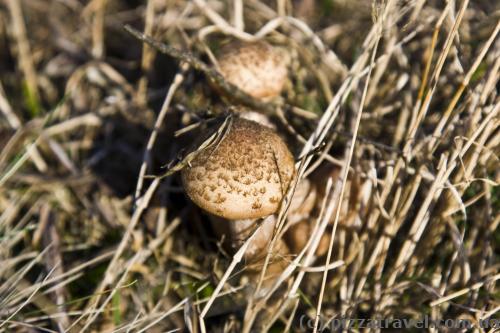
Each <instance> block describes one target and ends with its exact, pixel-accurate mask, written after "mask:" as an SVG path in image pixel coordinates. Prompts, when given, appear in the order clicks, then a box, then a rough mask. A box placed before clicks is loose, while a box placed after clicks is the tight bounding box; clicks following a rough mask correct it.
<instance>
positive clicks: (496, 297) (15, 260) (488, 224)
mask: <svg viewBox="0 0 500 333" xmlns="http://www.w3.org/2000/svg"><path fill="white" fill-rule="evenodd" d="M125 25H129V26H131V27H135V28H136V29H138V30H139V31H142V32H143V33H144V34H145V35H146V36H150V37H152V38H153V39H154V40H156V41H157V42H159V43H164V44H165V45H167V46H169V47H171V48H174V49H170V53H169V52H167V53H168V54H170V56H168V55H165V54H163V53H161V52H159V50H158V49H156V48H155V47H154V46H152V45H149V44H143V43H142V42H141V41H140V40H138V39H137V38H136V37H134V36H133V35H132V34H131V33H129V32H127V31H126V30H125V28H124V26H125ZM499 31H500V6H499V3H498V1H493V0H476V1H468V0H461V1H448V2H442V1H428V2H426V1H421V0H415V1H391V0H386V1H374V2H370V1H368V0H356V1H346V0H338V1H337V0H334V1H309V0H301V1H299V0H297V1H284V0H276V1H271V2H264V1H262V2H261V1H257V0H250V1H244V2H243V1H242V0H234V1H205V0H193V1H160V0H148V1H134V0H90V1H81V0H52V1H41V0H4V1H3V2H1V3H0V147H1V152H0V331H1V332H63V331H67V332H84V331H89V332H170V331H172V332H173V331H190V332H205V331H206V332H250V331H255V332H261V331H272V332H281V331H294V332H295V331H296V332H300V331H306V330H307V331H312V330H313V327H312V326H313V325H312V324H313V323H315V324H316V325H318V324H319V326H320V328H319V329H321V327H322V325H327V324H328V322H331V321H332V320H334V319H338V318H343V317H345V318H414V319H422V318H423V317H424V316H426V315H427V316H429V318H434V319H457V318H462V319H467V320H469V321H470V323H471V324H472V325H474V330H475V331H477V332H489V331H490V329H488V328H484V327H481V326H484V325H481V323H483V324H484V322H481V320H484V319H488V318H491V319H495V318H496V319H498V318H500V292H499V290H498V288H497V284H498V282H497V280H498V279H500V274H499V273H498V272H499V271H500V231H499V230H500V229H499V228H498V226H499V224H500V214H499V208H500V197H499V190H498V183H499V181H500V173H499V172H500V161H499V152H500V148H499V147H500V144H499V143H500V131H499V122H500V117H499V115H500V103H499V101H500V97H499V94H498V86H499V79H500V75H499V72H500V38H499V37H498V35H499ZM234 39H239V40H242V41H253V40H258V39H265V40H266V41H268V42H270V43H272V44H274V45H276V46H279V47H282V48H284V49H285V50H287V52H288V53H289V54H290V56H291V63H290V67H291V68H290V78H289V81H290V82H289V84H288V86H287V88H286V90H285V91H284V93H283V94H282V97H281V98H280V99H278V100H273V101H270V102H261V101H257V100H254V99H252V98H251V97H249V96H246V95H245V94H242V92H241V91H238V90H237V89H236V90H235V89H234V87H233V86H231V85H227V86H226V84H227V83H226V82H225V81H224V80H223V79H221V78H220V77H218V76H217V73H216V72H211V68H212V67H211V65H212V64H213V62H214V59H215V56H214V54H216V53H217V51H218V50H219V49H220V48H221V46H222V45H224V44H225V43H226V42H227V41H228V40H234ZM172 50H173V51H172ZM175 50H181V51H182V52H181V53H180V54H174V53H175ZM160 51H161V50H160ZM172 52H173V53H172ZM200 66H201V67H200ZM210 80H212V81H215V83H216V86H218V87H219V89H216V87H214V86H213V85H210V84H208V82H209V81H210ZM218 80H219V81H218ZM220 89H222V91H225V92H226V94H223V95H222V96H221V95H220V94H219V93H220ZM235 103H242V104H244V105H247V106H251V107H254V108H259V109H260V110H263V111H264V112H266V113H267V114H270V115H271V117H272V119H273V121H274V123H275V124H276V125H277V126H278V128H279V130H280V132H281V133H282V134H283V135H284V136H286V137H287V140H288V143H289V145H290V147H291V150H292V152H293V153H294V154H295V158H296V161H297V164H296V166H297V173H298V175H299V176H298V177H297V179H296V182H295V183H294V184H293V185H294V186H292V188H290V189H289V192H288V195H287V197H286V199H285V200H284V201H283V203H282V205H281V210H280V212H279V214H278V216H277V221H278V222H277V224H276V228H275V237H274V238H273V241H272V242H271V244H270V245H269V248H268V255H267V257H266V260H265V263H264V264H263V265H262V267H258V270H257V272H258V274H254V275H250V274H249V271H250V270H252V271H255V267H252V268H251V269H250V268H249V267H247V266H246V265H245V263H244V262H242V261H241V259H242V258H243V254H244V251H245V248H246V246H247V245H248V242H245V243H243V246H242V247H241V248H240V250H239V251H238V252H237V253H236V254H234V255H233V254H232V253H227V252H226V250H225V249H224V248H223V246H222V244H223V242H224V240H223V239H219V238H217V237H216V236H215V234H214V232H213V230H212V229H211V227H210V224H209V223H208V218H207V216H206V215H205V214H203V213H202V212H201V211H200V210H199V209H198V208H196V206H194V205H193V204H192V203H191V202H190V201H189V200H188V199H187V198H186V196H185V195H184V194H183V191H182V187H181V182H180V177H179V176H178V174H176V173H173V172H171V173H172V175H170V173H169V176H168V177H164V178H160V177H151V175H162V174H165V172H167V170H171V171H177V170H178V168H179V167H182V166H184V165H185V164H187V163H188V160H187V159H186V157H189V156H192V155H190V153H193V152H196V149H194V150H190V149H192V147H191V143H192V142H193V138H194V137H196V135H197V133H198V132H197V129H196V127H204V126H206V123H207V122H210V121H211V120H210V119H212V118H213V117H224V116H225V115H227V112H228V108H229V106H230V105H232V104H235ZM221 131H223V129H221ZM190 147H191V148H190ZM165 166H167V167H165ZM306 177H307V178H310V179H315V180H316V183H317V184H318V188H317V190H318V195H317V199H316V201H317V202H316V204H315V208H314V211H313V213H312V214H311V217H310V224H311V228H310V229H311V230H312V235H311V237H310V239H309V242H308V243H307V245H306V247H305V248H304V249H303V250H302V251H301V252H300V253H293V254H290V255H286V256H285V257H284V258H283V259H285V260H286V261H287V262H288V267H287V268H286V269H285V270H283V271H282V272H278V274H277V275H278V276H279V277H278V278H277V280H275V282H274V283H273V284H272V285H271V287H266V288H263V290H264V291H262V290H261V288H262V285H263V277H265V271H266V270H267V269H268V266H269V267H271V266H270V264H272V258H273V255H274V254H275V249H276V246H277V243H278V242H279V239H280V238H281V237H282V235H283V234H284V232H285V231H286V230H288V229H289V228H290V226H291V219H287V213H288V206H289V202H290V198H291V197H292V195H293V194H294V189H295V185H296V183H297V182H298V181H299V180H300V179H302V178H306ZM339 203H341V205H340V206H341V209H336V207H337V206H338V205H339ZM325 234H326V235H329V236H330V237H329V239H330V240H331V241H330V242H329V244H328V251H327V253H326V254H325V255H322V256H321V257H319V258H318V257H316V255H315V253H316V249H317V247H318V246H319V243H320V241H321V239H322V236H323V235H325ZM301 325H302V326H301ZM356 330H359V331H369V329H362V328H356ZM429 331H434V332H437V331H444V329H439V330H438V329H436V328H434V329H429ZM450 331H457V330H450Z"/></svg>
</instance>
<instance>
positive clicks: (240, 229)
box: [182, 42, 324, 274]
mask: <svg viewBox="0 0 500 333" xmlns="http://www.w3.org/2000/svg"><path fill="white" fill-rule="evenodd" d="M287 67H288V61H287V57H286V56H285V55H284V54H283V52H281V50H278V49H276V48H274V47H272V46H271V45H269V44H267V43H265V42H253V43H241V42H233V43H229V44H227V45H226V46H224V47H223V48H222V50H221V52H220V53H219V56H218V70H219V71H220V73H221V74H222V75H223V77H224V78H225V80H227V81H228V82H230V83H232V84H233V85H235V86H236V87H238V88H239V89H241V90H242V91H244V92H245V93H247V94H249V95H250V96H252V97H254V98H256V99H260V100H263V101H267V100H270V99H274V98H276V97H278V96H279V95H280V93H281V91H282V90H283V88H284V86H285V84H286V82H287V80H288V69H287ZM232 110H233V113H234V115H233V116H232V118H231V119H232V121H230V125H229V129H228V130H227V131H226V132H225V134H224V135H223V137H222V138H221V139H220V140H219V141H217V143H214V144H211V145H209V146H207V147H204V148H202V149H199V150H198V151H197V152H196V156H195V157H194V159H192V160H191V161H190V163H189V166H187V167H186V168H184V169H183V171H182V182H183V185H184V188H185V191H186V193H187V195H188V196H189V198H190V199H191V200H192V201H193V202H194V203H195V204H196V205H197V206H199V207H200V208H202V209H203V210H204V211H205V212H206V213H208V215H209V218H210V220H211V222H212V225H213V229H214V231H215V232H216V234H217V235H218V236H225V245H226V248H228V249H229V250H231V251H232V252H234V251H236V250H237V249H239V248H240V247H241V245H242V244H243V243H244V242H245V241H246V240H247V239H248V237H249V236H250V235H252V234H254V232H255V234H254V236H253V238H252V239H251V241H250V243H249V244H248V247H247V250H246V252H245V256H244V258H245V260H246V262H247V263H250V264H252V263H253V264H256V265H257V266H258V265H260V264H261V263H262V259H263V257H264V256H265V254H266V250H267V248H268V244H269V243H270V241H271V239H272V237H273V234H274V231H275V225H276V216H275V215H274V214H275V213H276V212H277V211H278V210H279V208H280V206H281V202H282V199H283V197H284V195H285V194H286V193H287V191H288V187H289V185H290V184H291V183H292V181H293V179H294V177H295V173H296V171H295V163H294V159H293V156H292V153H291V152H290V150H289V148H288V147H287V144H286V143H285V141H284V140H283V139H282V138H281V137H280V136H279V135H278V133H277V132H276V126H275V125H274V124H273V123H272V121H271V120H270V119H269V118H268V117H267V116H266V115H264V114H262V113H260V112H259V111H258V110H249V109H246V108H244V107H242V106H235V107H234V108H233V109H232ZM208 132H210V130H209V131H208ZM212 132H213V131H212ZM212 132H210V133H212ZM206 137H208V136H206ZM315 203H316V190H315V186H314V184H312V183H311V182H310V181H309V180H307V179H305V180H302V181H301V182H299V184H298V187H297V189H296V194H295V196H294V198H293V199H292V202H291V205H290V210H289V212H290V214H289V216H290V217H289V219H290V220H289V222H290V225H291V228H290V229H289V230H288V232H287V233H286V235H285V237H284V238H283V239H279V240H278V243H277V247H276V251H277V252H278V253H279V254H280V255H281V256H283V255H284V254H287V253H289V250H288V248H290V249H291V250H292V253H297V252H299V251H300V250H301V249H302V248H303V247H304V245H305V244H306V242H307V239H308V237H309V234H310V232H311V230H310V226H309V224H310V223H309V221H310V218H309V215H310V213H311V211H312V210H313V209H314V208H315ZM257 227H259V228H258V229H256V228H257ZM322 252H324V251H323V250H319V251H318V252H317V254H319V255H321V254H322ZM274 259H276V258H274ZM258 268H259V267H258ZM283 268H284V265H283V260H281V261H280V260H274V261H273V263H272V264H271V266H270V267H269V270H268V272H271V273H272V272H274V274H276V273H277V272H278V273H280V272H281V271H282V269H283Z"/></svg>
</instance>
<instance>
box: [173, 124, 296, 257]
mask: <svg viewBox="0 0 500 333" xmlns="http://www.w3.org/2000/svg"><path fill="white" fill-rule="evenodd" d="M190 164H191V165H190V167H187V168H185V169H183V171H182V180H183V184H184V188H185V191H186V193H187V195H188V196H189V197H190V198H191V200H192V201H193V202H194V203H195V204H197V205H198V206H199V207H201V208H202V209H204V210H205V211H206V212H208V213H210V214H211V215H213V216H214V218H212V221H213V222H214V225H215V229H216V230H219V231H220V232H221V233H224V232H226V233H227V234H228V237H229V238H230V240H231V241H232V244H231V245H232V247H238V245H240V242H241V241H242V240H244V239H245V238H246V237H247V236H248V235H249V234H250V233H251V232H252V231H253V230H254V228H255V224H256V221H257V220H258V219H261V218H266V217H268V216H271V217H270V218H267V219H265V220H264V222H263V224H264V225H263V226H262V228H260V229H259V234H258V235H255V237H254V239H253V242H252V243H251V244H250V246H249V249H248V250H247V258H251V257H253V256H254V255H256V254H258V253H259V252H260V251H261V250H262V249H263V248H265V245H266V244H267V242H268V240H269V239H270V238H271V236H272V232H273V230H274V218H273V217H272V214H274V213H275V212H276V211H277V210H278V208H279V205H280V203H281V199H282V198H283V196H284V194H285V193H286V191H287V189H288V186H289V184H290V182H291V180H292V178H293V176H294V174H295V167H294V160H293V156H292V154H291V153H290V151H289V149H288V147H287V145H286V144H285V142H284V141H283V140H282V139H281V137H280V136H279V135H278V134H277V133H276V132H275V131H273V130H272V129H270V128H268V127H266V126H263V125H260V124H258V123H256V122H253V121H251V120H247V119H243V118H239V117H235V118H234V119H233V121H232V124H231V125H230V128H229V130H228V132H227V133H226V135H225V136H224V137H223V138H222V140H221V141H220V142H219V143H218V144H214V145H212V146H209V147H206V148H205V149H203V150H201V151H199V152H198V154H197V155H196V157H195V158H194V159H193V160H192V161H191V163H190ZM217 217H218V218H217ZM227 221H230V222H227ZM238 240H239V241H238Z"/></svg>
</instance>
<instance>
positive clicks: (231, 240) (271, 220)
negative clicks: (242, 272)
mask: <svg viewBox="0 0 500 333" xmlns="http://www.w3.org/2000/svg"><path fill="white" fill-rule="evenodd" d="M210 220H211V222H212V226H213V228H214V230H215V232H216V234H217V235H218V236H222V235H225V236H226V242H225V246H226V248H227V249H228V250H229V251H231V252H232V253H234V252H236V251H237V250H238V249H239V248H240V247H241V246H242V245H243V243H244V242H245V241H246V240H247V238H248V237H250V235H251V234H252V233H253V231H254V230H255V228H259V229H258V230H257V233H256V234H255V236H254V238H253V239H252V241H251V242H250V244H249V246H248V248H247V251H246V252H245V256H244V258H245V260H246V261H247V262H255V260H256V258H257V257H259V254H262V253H264V252H265V250H266V248H267V245H268V244H269V242H270V241H271V237H272V236H273V231H274V226H275V225H276V218H275V216H274V215H269V216H268V217H266V218H264V219H243V220H235V221H234V220H226V219H224V218H221V217H218V216H214V215H212V216H210ZM259 220H260V221H261V222H260V223H258V221H259Z"/></svg>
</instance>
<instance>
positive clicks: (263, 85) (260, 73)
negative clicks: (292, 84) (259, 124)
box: [217, 41, 288, 99]
mask: <svg viewBox="0 0 500 333" xmlns="http://www.w3.org/2000/svg"><path fill="white" fill-rule="evenodd" d="M217 59H218V62H219V69H220V72H221V74H222V75H223V76H224V78H225V79H226V80H227V81H229V82H231V83H232V84H234V85H235V86H237V87H238V88H240V89H241V90H243V91H244V92H246V93H247V94H249V95H251V96H253V97H255V98H262V99H267V98H273V97H276V96H278V95H279V94H280V93H281V90H282V89H283V87H284V85H285V83H286V80H287V77H288V70H287V66H288V64H287V63H288V61H287V59H286V57H285V56H284V54H283V52H280V50H278V49H275V48H274V47H272V46H271V45H269V44H267V43H266V42H262V41H258V42H252V43H242V42H232V43H229V44H227V45H225V46H224V47H223V48H222V50H221V52H220V54H219V55H218V57H217Z"/></svg>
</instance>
